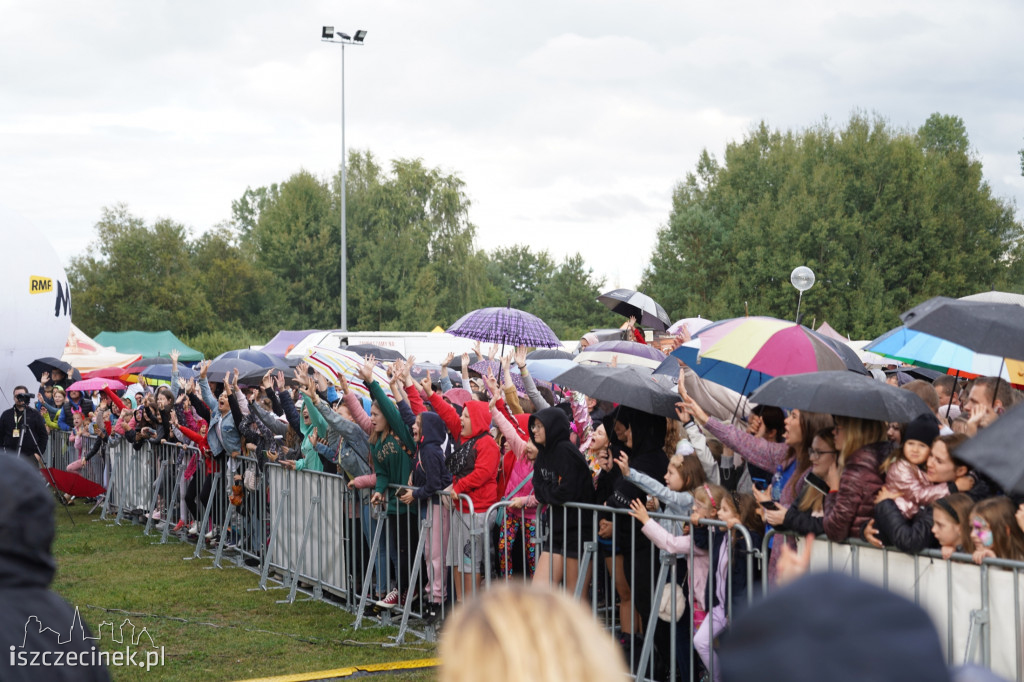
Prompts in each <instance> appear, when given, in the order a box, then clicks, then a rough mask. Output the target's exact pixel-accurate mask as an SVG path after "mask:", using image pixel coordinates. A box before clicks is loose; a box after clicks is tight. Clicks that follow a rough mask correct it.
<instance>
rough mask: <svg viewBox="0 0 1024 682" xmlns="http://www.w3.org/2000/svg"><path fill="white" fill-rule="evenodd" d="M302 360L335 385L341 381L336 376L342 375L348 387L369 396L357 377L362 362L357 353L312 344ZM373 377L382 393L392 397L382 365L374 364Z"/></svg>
mask: <svg viewBox="0 0 1024 682" xmlns="http://www.w3.org/2000/svg"><path fill="white" fill-rule="evenodd" d="M304 360H305V362H306V364H307V365H309V366H310V367H312V368H313V370H314V371H316V372H319V373H320V374H322V375H324V376H325V377H327V380H328V381H330V382H331V383H332V384H334V385H335V386H337V385H338V384H340V383H341V382H340V381H338V377H341V376H344V377H345V379H346V380H347V381H348V386H349V388H350V389H352V390H353V391H355V392H356V393H358V394H359V395H361V396H365V397H367V398H369V397H370V391H369V389H368V388H366V384H364V383H363V380H362V379H361V378H360V377H359V368H360V367H362V366H363V363H364V360H363V358H362V357H361V356H360V355H359V354H357V353H352V352H350V351H347V350H343V349H340V348H326V347H324V346H313V347H312V348H310V349H309V353H307V354H306V357H305V358H304ZM373 378H374V379H376V380H377V383H378V384H380V386H381V388H383V389H384V393H386V394H387V396H388V397H389V398H394V396H393V395H392V394H391V386H390V385H389V383H388V375H387V372H385V371H384V368H383V367H381V366H380V365H374V367H373Z"/></svg>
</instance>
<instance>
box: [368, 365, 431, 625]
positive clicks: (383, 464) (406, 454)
mask: <svg viewBox="0 0 1024 682" xmlns="http://www.w3.org/2000/svg"><path fill="white" fill-rule="evenodd" d="M373 365H374V361H373V358H372V357H371V358H369V359H368V360H367V361H366V363H365V364H364V365H363V366H362V367H361V368H360V369H359V376H360V378H361V379H362V380H363V382H364V383H365V384H366V387H367V389H369V391H370V397H371V398H372V399H373V407H372V408H371V409H370V425H371V431H372V433H371V434H370V456H371V457H372V458H373V469H374V472H376V474H377V483H376V485H375V486H374V488H373V495H372V496H371V497H370V503H371V504H373V505H381V504H385V503H386V504H387V515H388V517H389V521H390V523H391V524H392V525H391V528H390V529H388V530H389V532H387V533H386V535H387V538H388V546H387V548H386V549H385V548H384V547H382V548H380V550H379V551H387V552H388V555H389V558H390V559H391V564H392V566H393V567H394V570H395V575H396V576H397V578H398V581H397V585H396V586H395V587H393V588H392V589H391V590H389V591H388V593H387V595H385V597H384V598H383V599H381V600H380V601H378V602H377V605H378V606H380V607H382V608H402V607H403V606H404V605H405V603H406V601H407V600H408V599H409V598H410V597H414V596H415V590H414V589H412V587H413V586H411V585H410V584H409V573H410V570H411V568H412V560H413V556H414V553H415V550H416V545H417V543H418V542H419V537H420V528H419V514H414V513H412V512H413V511H415V510H414V509H413V508H412V507H410V506H409V505H407V504H405V503H404V502H401V501H400V500H399V499H398V494H399V491H397V490H395V489H393V488H390V486H391V485H402V486H408V485H409V478H410V474H411V473H412V461H413V455H414V454H415V453H416V441H415V440H414V439H413V437H412V432H411V431H410V430H409V427H408V426H406V424H405V422H404V421H402V416H401V414H400V413H399V411H398V407H397V406H396V405H395V404H394V403H393V402H391V399H390V398H388V396H387V394H385V393H384V389H383V388H381V386H380V384H378V383H377V382H376V381H375V380H374V378H373ZM403 490H404V489H403ZM399 595H401V598H399Z"/></svg>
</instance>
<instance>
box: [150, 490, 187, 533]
mask: <svg viewBox="0 0 1024 682" xmlns="http://www.w3.org/2000/svg"><path fill="white" fill-rule="evenodd" d="M180 488H181V475H180V473H179V472H175V474H174V489H173V491H172V492H171V500H175V499H177V497H178V491H179V489H180ZM171 504H173V502H171V503H168V505H167V515H168V518H165V519H164V530H163V532H162V533H161V534H160V543H159V544H161V545H165V544H167V536H168V534H170V532H171V519H170V518H169V517H170V513H171ZM150 520H152V519H150Z"/></svg>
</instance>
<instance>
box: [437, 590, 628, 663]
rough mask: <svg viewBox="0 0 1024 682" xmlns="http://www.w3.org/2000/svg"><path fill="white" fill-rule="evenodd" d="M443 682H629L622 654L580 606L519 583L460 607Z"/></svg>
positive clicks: (444, 647) (445, 654)
mask: <svg viewBox="0 0 1024 682" xmlns="http://www.w3.org/2000/svg"><path fill="white" fill-rule="evenodd" d="M439 652H440V655H441V671H440V675H439V678H438V679H439V680H440V682H478V681H479V680H487V681H488V682H504V681H506V680H507V681H508V682H524V681H525V680H528V681H529V682H564V681H565V680H586V682H605V680H607V681H608V682H612V681H614V682H622V680H624V679H625V676H626V667H625V663H624V661H623V660H622V655H621V653H620V652H621V649H620V648H619V647H618V646H617V645H616V644H615V642H614V640H612V638H611V636H610V635H609V634H608V633H606V632H605V631H604V630H602V629H601V628H600V627H599V626H598V625H597V623H596V622H595V621H594V619H593V618H592V617H591V615H590V614H589V613H588V612H587V611H586V610H585V609H584V608H583V607H582V606H581V605H580V604H579V603H577V602H575V601H573V600H572V599H570V598H569V597H567V596H565V595H564V594H562V593H561V592H556V591H554V590H551V589H549V588H545V587H534V586H529V585H526V584H525V583H512V584H509V585H506V586H501V587H496V588H494V589H490V590H487V591H486V592H483V593H482V594H481V595H480V596H479V598H477V599H475V600H473V601H469V602H466V603H465V604H464V605H462V606H460V607H459V608H457V609H456V610H455V611H454V612H453V613H452V616H451V618H450V619H449V620H448V623H447V624H446V625H445V628H444V633H443V635H442V637H441V643H440V648H439Z"/></svg>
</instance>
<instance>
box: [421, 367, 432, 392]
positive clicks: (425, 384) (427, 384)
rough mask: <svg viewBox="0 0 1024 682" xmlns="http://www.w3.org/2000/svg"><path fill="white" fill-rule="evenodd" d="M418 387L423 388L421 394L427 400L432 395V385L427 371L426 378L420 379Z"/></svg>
mask: <svg viewBox="0 0 1024 682" xmlns="http://www.w3.org/2000/svg"><path fill="white" fill-rule="evenodd" d="M420 387H421V388H423V393H424V395H426V396H427V397H428V398H429V397H430V396H432V395H434V386H433V385H432V383H431V381H430V370H429V369H428V370H427V376H425V377H423V378H422V379H420Z"/></svg>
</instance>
